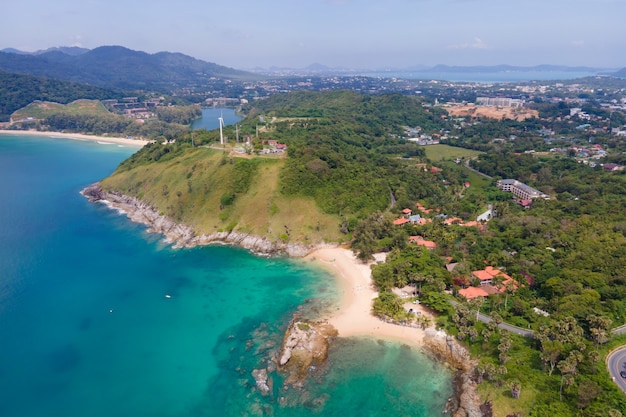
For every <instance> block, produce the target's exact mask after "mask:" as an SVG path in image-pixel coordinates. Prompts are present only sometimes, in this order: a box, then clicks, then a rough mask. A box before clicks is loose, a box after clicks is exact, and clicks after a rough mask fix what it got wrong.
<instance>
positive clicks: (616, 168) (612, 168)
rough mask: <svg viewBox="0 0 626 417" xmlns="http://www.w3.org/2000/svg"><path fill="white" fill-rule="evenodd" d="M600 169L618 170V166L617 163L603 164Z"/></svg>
mask: <svg viewBox="0 0 626 417" xmlns="http://www.w3.org/2000/svg"><path fill="white" fill-rule="evenodd" d="M602 169H604V170H605V171H619V170H620V166H619V165H617V164H604V165H602Z"/></svg>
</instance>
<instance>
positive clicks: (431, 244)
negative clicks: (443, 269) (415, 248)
mask: <svg viewBox="0 0 626 417" xmlns="http://www.w3.org/2000/svg"><path fill="white" fill-rule="evenodd" d="M409 242H411V243H415V244H416V245H419V246H423V247H425V248H427V249H436V248H437V244H436V243H435V242H433V241H432V240H425V239H424V238H423V237H421V236H410V237H409Z"/></svg>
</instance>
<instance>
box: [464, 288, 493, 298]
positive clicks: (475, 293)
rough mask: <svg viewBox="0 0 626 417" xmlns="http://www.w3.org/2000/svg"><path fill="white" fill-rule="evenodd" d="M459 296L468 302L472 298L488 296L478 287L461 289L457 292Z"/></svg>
mask: <svg viewBox="0 0 626 417" xmlns="http://www.w3.org/2000/svg"><path fill="white" fill-rule="evenodd" d="M459 294H461V295H462V296H463V297H465V298H466V299H468V300H471V299H472V298H478V297H487V296H488V295H489V294H487V292H486V291H485V290H483V289H482V288H479V287H468V288H463V289H461V290H459Z"/></svg>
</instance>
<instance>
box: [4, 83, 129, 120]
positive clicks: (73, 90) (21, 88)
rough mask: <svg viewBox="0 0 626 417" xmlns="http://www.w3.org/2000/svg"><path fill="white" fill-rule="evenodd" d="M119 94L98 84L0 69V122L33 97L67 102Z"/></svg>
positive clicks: (108, 97)
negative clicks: (8, 71)
mask: <svg viewBox="0 0 626 417" xmlns="http://www.w3.org/2000/svg"><path fill="white" fill-rule="evenodd" d="M122 97H124V96H123V94H122V93H121V92H115V91H112V90H107V89H104V88H100V87H94V86H90V85H85V84H77V83H73V82H68V81H59V80H55V79H50V78H44V77H34V76H31V75H18V74H9V73H6V72H3V71H0V122H7V121H9V118H10V117H11V114H13V112H15V111H16V110H18V109H21V108H22V107H25V106H27V105H28V104H30V103H32V102H34V101H37V100H40V101H53V102H56V103H61V104H67V103H70V102H72V101H74V100H78V99H81V98H88V99H97V100H105V99H120V98H122Z"/></svg>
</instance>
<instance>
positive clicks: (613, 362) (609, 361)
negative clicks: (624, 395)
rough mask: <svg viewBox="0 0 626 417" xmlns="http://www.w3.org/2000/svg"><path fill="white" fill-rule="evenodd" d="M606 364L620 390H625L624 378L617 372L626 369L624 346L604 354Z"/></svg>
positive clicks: (625, 381) (625, 348)
mask: <svg viewBox="0 0 626 417" xmlns="http://www.w3.org/2000/svg"><path fill="white" fill-rule="evenodd" d="M606 366H607V368H608V369H609V373H610V374H611V378H612V379H613V381H614V382H615V383H616V384H617V386H619V387H620V389H621V390H622V391H624V392H626V378H622V376H621V375H620V374H619V373H620V371H626V346H622V347H621V348H618V349H615V350H614V351H613V352H611V353H609V354H608V355H607V356H606Z"/></svg>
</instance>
